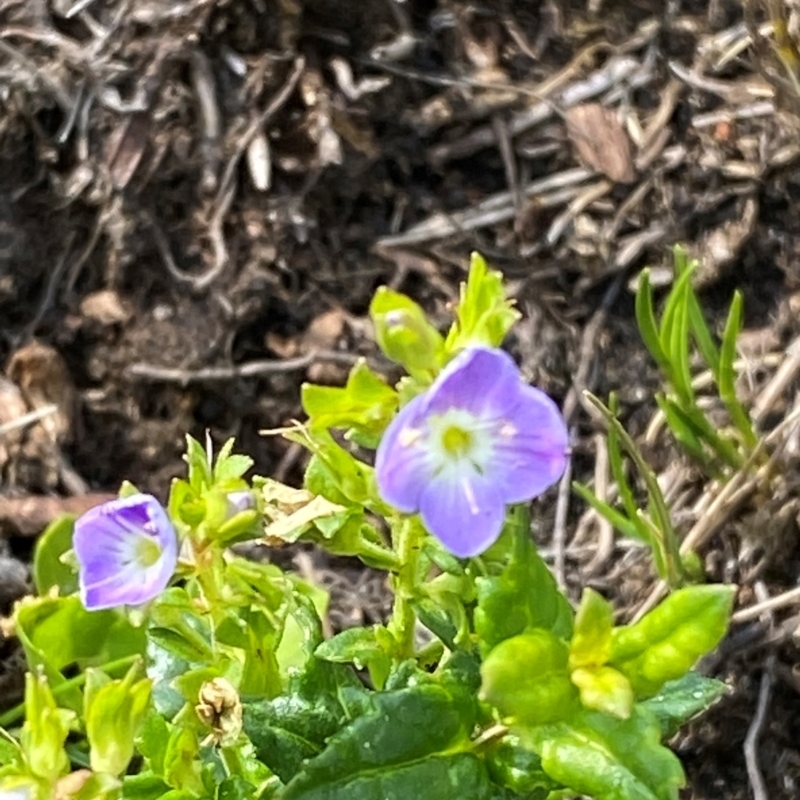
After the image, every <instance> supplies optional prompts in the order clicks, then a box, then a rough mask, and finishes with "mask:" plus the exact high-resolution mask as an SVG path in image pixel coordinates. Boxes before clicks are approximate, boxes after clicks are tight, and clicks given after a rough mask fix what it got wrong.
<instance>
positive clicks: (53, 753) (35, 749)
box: [20, 672, 76, 784]
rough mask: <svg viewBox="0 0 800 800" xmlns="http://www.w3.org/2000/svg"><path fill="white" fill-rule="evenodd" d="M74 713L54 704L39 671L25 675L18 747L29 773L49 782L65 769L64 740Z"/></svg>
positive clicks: (66, 762)
mask: <svg viewBox="0 0 800 800" xmlns="http://www.w3.org/2000/svg"><path fill="white" fill-rule="evenodd" d="M75 717H76V714H75V713H74V712H72V711H68V710H66V709H63V708H58V706H57V705H56V701H55V699H54V698H53V693H52V691H51V690H50V687H49V686H48V684H47V679H46V678H45V677H44V676H43V675H33V674H32V673H30V672H29V673H27V675H26V676H25V723H24V724H23V726H22V731H21V732H20V747H21V748H22V752H23V754H24V757H25V763H26V766H27V771H28V772H29V774H31V775H34V776H36V777H37V778H39V779H41V780H43V781H45V782H46V783H47V784H53V783H54V782H55V781H56V780H57V779H58V778H59V777H60V776H61V775H63V774H64V773H66V772H67V771H68V770H69V758H68V757H67V754H66V752H65V750H64V742H65V741H66V739H67V735H68V734H69V729H70V725H71V724H72V722H73V721H74V720H75Z"/></svg>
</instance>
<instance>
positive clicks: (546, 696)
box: [481, 630, 578, 725]
mask: <svg viewBox="0 0 800 800" xmlns="http://www.w3.org/2000/svg"><path fill="white" fill-rule="evenodd" d="M568 657H569V650H568V648H567V645H566V644H565V643H564V642H563V641H561V640H560V639H557V638H556V637H555V636H553V634H552V633H550V632H549V631H545V630H533V631H530V632H528V633H523V634H521V635H519V636H514V637H512V638H511V639H506V640H505V641H503V642H501V643H500V644H498V645H497V647H495V648H494V649H493V650H492V651H491V652H490V653H489V655H488V656H486V658H485V659H484V662H483V664H482V665H481V678H482V684H481V698H482V699H483V700H486V701H487V702H489V703H491V704H492V705H493V706H494V707H495V708H497V710H498V711H499V712H500V714H501V715H502V716H503V717H505V718H511V719H512V720H513V721H514V722H516V723H518V724H520V725H541V724H544V723H548V722H555V721H557V720H561V719H565V718H567V717H569V716H570V715H571V714H573V713H574V712H575V710H576V708H577V706H578V692H577V690H576V688H575V686H574V685H573V684H572V682H571V681H570V674H569V668H568V665H567V659H568Z"/></svg>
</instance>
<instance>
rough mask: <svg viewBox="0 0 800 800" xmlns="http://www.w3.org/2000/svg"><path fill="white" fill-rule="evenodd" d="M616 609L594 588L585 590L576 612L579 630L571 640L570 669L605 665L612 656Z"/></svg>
mask: <svg viewBox="0 0 800 800" xmlns="http://www.w3.org/2000/svg"><path fill="white" fill-rule="evenodd" d="M613 627H614V609H613V608H612V606H611V603H609V602H608V601H607V600H605V599H604V598H603V597H602V596H601V595H599V594H598V593H597V592H595V591H594V590H593V589H584V590H583V596H582V597H581V604H580V606H578V611H577V613H576V614H575V630H574V632H573V634H572V640H571V641H570V643H569V666H570V669H576V668H577V667H585V666H595V665H600V664H605V663H606V661H608V657H609V655H611V630H612V628H613Z"/></svg>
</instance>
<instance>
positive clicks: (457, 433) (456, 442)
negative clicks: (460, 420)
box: [442, 425, 472, 458]
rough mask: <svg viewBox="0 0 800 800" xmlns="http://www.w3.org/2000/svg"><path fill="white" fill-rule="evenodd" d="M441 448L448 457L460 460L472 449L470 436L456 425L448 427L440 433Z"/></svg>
mask: <svg viewBox="0 0 800 800" xmlns="http://www.w3.org/2000/svg"><path fill="white" fill-rule="evenodd" d="M442 446H443V447H444V449H445V451H446V452H447V454H448V455H451V456H453V457H454V458H461V457H462V456H465V455H466V454H467V453H468V452H469V451H470V449H471V448H472V434H471V433H470V432H469V431H465V430H464V429H463V428H461V427H459V426H458V425H449V426H448V427H447V428H445V430H444V433H442Z"/></svg>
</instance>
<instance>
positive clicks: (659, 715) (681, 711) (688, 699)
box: [641, 672, 730, 738]
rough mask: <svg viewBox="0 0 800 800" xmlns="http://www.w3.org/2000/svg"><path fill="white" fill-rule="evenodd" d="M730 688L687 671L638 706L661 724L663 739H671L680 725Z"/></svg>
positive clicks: (704, 709)
mask: <svg viewBox="0 0 800 800" xmlns="http://www.w3.org/2000/svg"><path fill="white" fill-rule="evenodd" d="M729 691H730V688H729V687H728V686H727V685H726V684H724V683H722V681H717V680H714V679H713V678H706V677H705V675H700V674H699V673H697V672H687V673H686V675H684V676H683V677H682V678H679V679H678V680H675V681H667V683H665V684H664V685H663V686H662V687H661V691H660V692H659V693H658V694H656V695H654V696H653V697H651V698H649V699H647V700H645V701H644V702H643V703H642V704H641V706H642V708H645V709H647V710H648V711H650V712H651V713H652V714H653V715H654V716H655V717H656V719H657V720H658V722H659V724H660V725H661V735H662V736H663V737H665V738H666V737H669V736H674V735H675V734H676V733H677V732H678V730H680V727H681V726H682V725H683V723H684V722H686V721H687V720H690V719H691V718H692V717H695V716H697V715H698V714H701V713H702V712H703V711H706V710H707V709H709V708H710V707H711V706H712V705H714V703H716V702H717V700H719V699H720V698H721V697H722V696H723V695H725V694H727V693H728V692H729Z"/></svg>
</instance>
